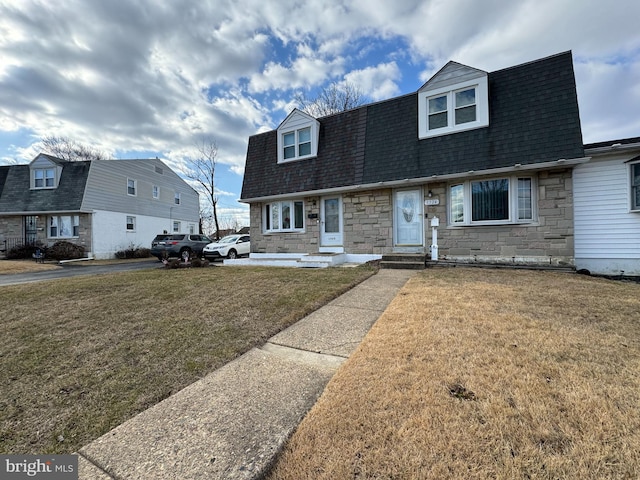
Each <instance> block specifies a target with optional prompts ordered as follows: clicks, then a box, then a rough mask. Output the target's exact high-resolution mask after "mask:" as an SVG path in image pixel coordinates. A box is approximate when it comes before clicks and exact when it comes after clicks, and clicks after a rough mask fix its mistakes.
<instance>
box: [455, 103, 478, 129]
mask: <svg viewBox="0 0 640 480" xmlns="http://www.w3.org/2000/svg"><path fill="white" fill-rule="evenodd" d="M475 121H476V106H475V105H471V106H470V107H464V108H458V109H457V110H456V125H460V124H461V123H469V122H475Z"/></svg>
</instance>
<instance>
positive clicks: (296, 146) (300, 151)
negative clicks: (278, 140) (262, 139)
mask: <svg viewBox="0 0 640 480" xmlns="http://www.w3.org/2000/svg"><path fill="white" fill-rule="evenodd" d="M282 137H283V138H282V144H283V145H284V159H285V160H292V159H295V158H301V157H307V156H309V155H311V127H307V128H302V129H300V130H296V131H295V132H289V133H285V134H284V135H283V136H282Z"/></svg>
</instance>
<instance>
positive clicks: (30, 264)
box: [0, 260, 60, 275]
mask: <svg viewBox="0 0 640 480" xmlns="http://www.w3.org/2000/svg"><path fill="white" fill-rule="evenodd" d="M57 268H60V266H58V265H54V264H52V263H36V262H34V261H33V260H0V275H3V274H7V275H9V274H12V273H30V272H42V271H44V270H55V269H57Z"/></svg>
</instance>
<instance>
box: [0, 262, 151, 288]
mask: <svg viewBox="0 0 640 480" xmlns="http://www.w3.org/2000/svg"><path fill="white" fill-rule="evenodd" d="M145 268H163V265H162V264H161V263H160V262H153V261H148V260H147V261H142V262H131V263H115V264H112V265H80V264H77V263H76V264H73V263H67V264H64V265H62V268H59V269H56V270H46V271H44V272H32V273H14V274H8V275H0V286H3V285H18V284H21V283H33V282H41V281H44V280H57V279H59V278H69V277H76V276H79V275H102V274H105V273H114V272H126V271H130V270H142V269H145Z"/></svg>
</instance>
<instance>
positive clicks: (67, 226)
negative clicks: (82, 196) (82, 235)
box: [58, 216, 73, 237]
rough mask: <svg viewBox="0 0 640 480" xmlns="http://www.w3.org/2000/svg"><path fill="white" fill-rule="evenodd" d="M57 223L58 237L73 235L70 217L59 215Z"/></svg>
mask: <svg viewBox="0 0 640 480" xmlns="http://www.w3.org/2000/svg"><path fill="white" fill-rule="evenodd" d="M58 222H59V224H58V227H59V229H60V230H59V234H58V236H59V237H72V236H73V227H72V224H71V217H67V216H64V217H60V219H59V220H58Z"/></svg>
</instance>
